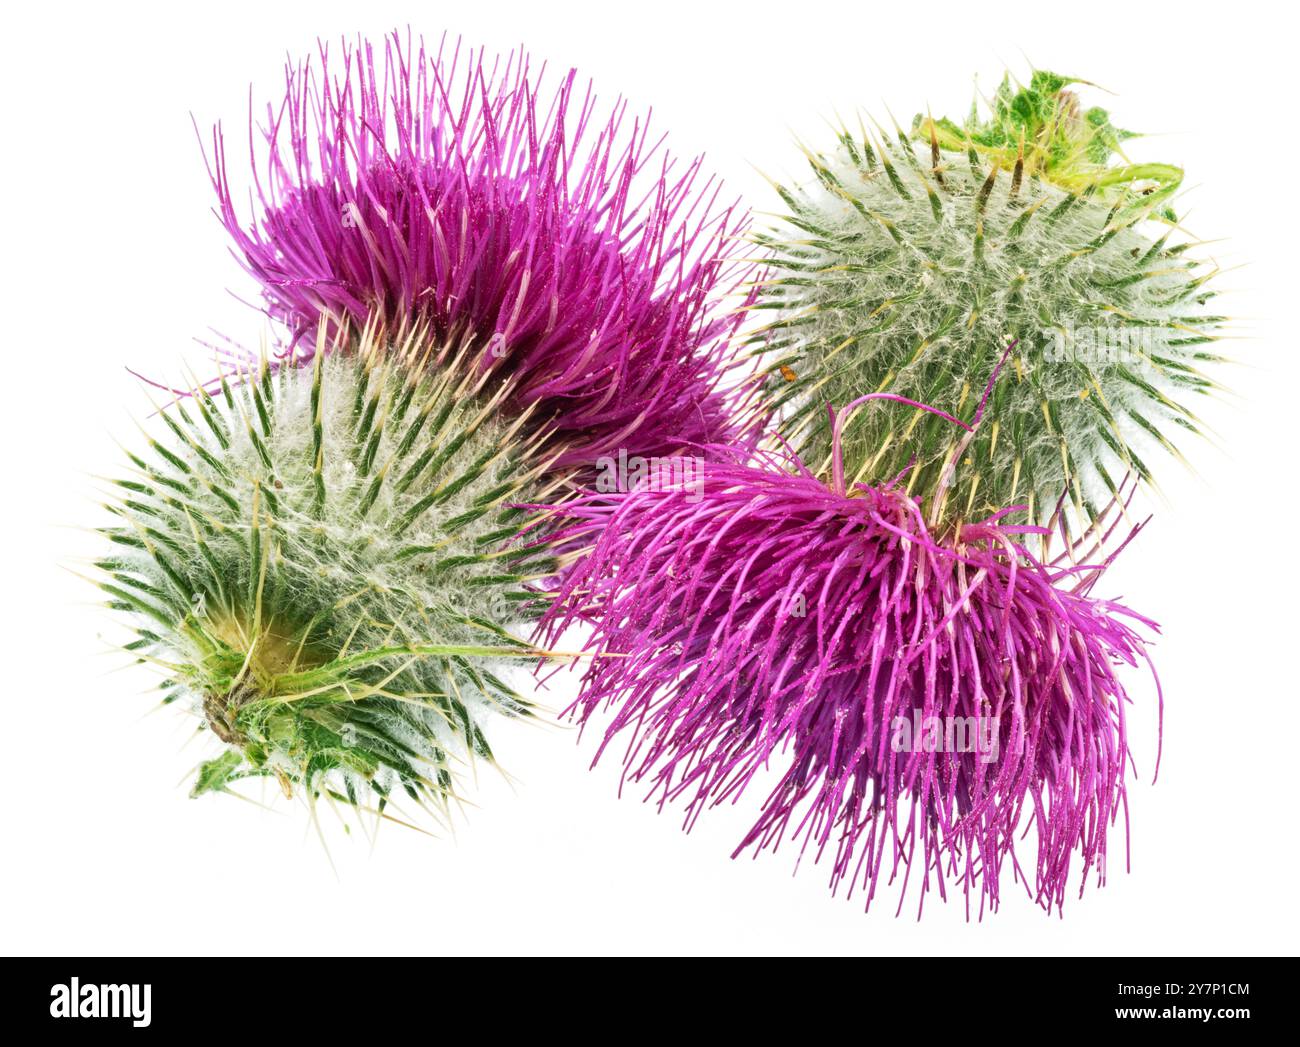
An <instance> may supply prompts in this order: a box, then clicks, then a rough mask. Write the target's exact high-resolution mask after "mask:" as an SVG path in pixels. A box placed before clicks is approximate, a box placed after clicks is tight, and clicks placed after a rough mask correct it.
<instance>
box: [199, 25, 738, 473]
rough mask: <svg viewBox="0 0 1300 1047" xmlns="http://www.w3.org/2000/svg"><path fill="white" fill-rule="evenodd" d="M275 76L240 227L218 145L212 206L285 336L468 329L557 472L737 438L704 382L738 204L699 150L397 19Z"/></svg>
mask: <svg viewBox="0 0 1300 1047" xmlns="http://www.w3.org/2000/svg"><path fill="white" fill-rule="evenodd" d="M286 80H287V84H286V90H285V97H284V100H283V102H282V103H280V104H278V105H277V106H276V107H274V108H272V109H271V110H270V115H269V119H268V126H267V127H266V128H264V130H265V140H266V144H265V148H264V151H261V152H260V155H259V156H258V158H257V163H256V164H255V171H256V172H257V176H258V188H257V206H256V209H255V214H254V215H253V218H252V221H251V223H250V224H247V225H246V224H245V222H244V220H243V219H241V217H240V215H239V213H238V209H237V207H236V203H235V197H236V194H235V191H234V190H233V189H232V187H231V184H230V180H229V177H228V174H227V164H226V156H225V145H224V140H223V138H222V136H221V132H220V130H219V129H218V130H217V132H216V133H215V134H214V142H213V152H214V163H213V170H214V184H215V187H216V189H217V192H218V195H219V199H220V211H221V216H222V218H223V221H224V223H225V225H226V227H227V229H228V230H229V231H230V234H231V236H232V237H233V239H234V242H235V248H236V251H237V253H238V254H239V255H240V256H242V257H243V259H244V260H245V264H246V266H247V269H248V271H249V272H250V273H251V274H252V275H253V276H254V277H255V278H256V279H257V281H258V282H259V284H260V285H261V288H262V293H263V296H264V299H265V305H266V310H267V312H268V313H269V315H270V316H271V317H273V318H275V319H277V320H280V321H283V322H284V324H286V325H287V326H288V328H289V330H290V332H291V338H290V344H289V345H287V346H286V347H285V351H286V352H290V351H292V350H293V349H294V348H295V347H296V346H297V345H298V343H301V342H303V340H304V339H305V340H306V341H307V343H310V341H311V340H312V338H314V334H315V331H316V327H317V324H318V322H319V321H320V320H321V319H322V318H324V319H325V320H326V321H327V322H328V323H329V324H330V325H331V326H332V327H333V328H345V329H351V330H355V329H358V328H360V327H362V326H364V325H365V324H367V323H369V322H371V321H374V320H378V321H380V322H382V323H383V324H384V326H386V327H387V328H388V329H389V330H395V331H401V330H404V329H405V328H406V327H408V326H410V325H411V324H413V323H419V324H421V325H423V326H424V327H426V328H427V329H428V330H429V332H430V334H431V336H432V337H433V338H434V339H435V340H440V341H442V342H448V341H457V342H459V341H461V340H468V341H469V342H470V343H471V344H472V346H473V348H474V350H475V353H476V358H477V365H478V366H479V367H481V368H485V369H486V368H489V367H493V366H496V370H497V373H498V374H501V375H509V376H511V377H512V378H513V379H514V382H513V385H512V391H511V396H512V399H513V401H514V402H515V405H516V407H517V408H520V409H522V408H525V407H533V408H535V410H534V416H533V417H534V418H535V420H536V422H537V423H538V424H539V425H546V426H548V427H549V430H550V433H551V439H552V440H553V441H554V443H555V445H556V446H558V447H560V448H561V451H562V454H561V457H560V460H559V465H560V466H561V467H563V468H568V467H590V465H591V462H592V460H593V459H594V458H596V457H598V456H600V455H603V454H607V453H615V452H616V451H617V450H618V449H619V448H626V449H627V450H629V451H630V452H631V453H634V454H640V455H646V456H650V455H658V454H671V453H674V452H676V451H678V450H680V449H681V448H683V447H685V446H686V445H687V444H688V443H689V442H692V441H693V442H707V441H726V440H730V439H732V438H733V437H734V436H735V435H736V432H737V429H738V422H737V419H736V412H737V409H738V406H739V401H738V400H737V398H736V396H735V395H733V394H723V393H719V392H718V391H717V386H718V384H719V381H720V380H721V378H722V377H723V374H724V372H725V371H726V369H727V367H728V365H729V363H730V362H731V360H732V354H731V353H730V351H729V350H728V348H727V346H728V338H729V336H730V334H731V333H732V332H733V331H734V329H735V326H736V324H737V322H738V316H737V315H736V314H733V313H732V312H730V311H721V310H719V308H718V303H719V300H720V298H721V297H722V294H723V293H724V292H726V291H729V290H731V289H732V288H735V287H737V286H739V284H740V283H741V282H742V280H743V278H744V277H745V276H746V274H747V273H748V271H749V268H750V267H749V265H748V264H747V263H742V262H741V261H739V259H738V255H739V254H740V253H742V252H743V245H742V244H741V243H740V242H739V240H738V237H737V233H738V232H739V231H740V230H741V229H742V227H743V216H742V215H741V214H740V213H739V212H738V211H736V210H735V209H734V208H733V207H727V206H723V207H719V206H718V205H717V201H718V195H719V186H718V184H717V183H716V182H715V181H714V180H713V179H711V178H707V177H706V176H705V175H704V174H703V173H702V171H701V168H700V163H699V161H698V160H696V161H694V162H691V163H688V164H681V163H678V162H676V161H674V160H673V159H672V157H671V156H669V155H668V154H666V153H665V152H664V151H663V149H662V148H661V146H660V141H659V139H657V138H656V137H652V135H651V132H650V130H649V127H648V123H647V122H646V121H644V120H641V119H636V118H634V117H633V116H631V115H629V114H628V113H627V107H626V105H625V104H623V103H619V104H617V105H615V106H614V107H613V109H612V110H609V111H607V115H601V111H600V109H599V107H598V106H597V104H596V100H595V97H594V95H593V94H592V91H591V88H590V87H586V88H583V87H582V86H581V85H579V83H578V82H577V79H576V74H575V73H573V72H572V71H571V72H569V73H568V74H567V75H565V76H563V77H561V78H560V79H559V82H558V84H557V85H556V87H555V88H554V89H553V90H550V89H543V87H542V86H541V83H542V77H541V76H540V75H534V73H533V72H532V71H531V70H530V68H529V63H528V60H527V58H526V56H525V55H524V54H523V53H522V52H520V53H518V54H515V55H512V56H510V57H509V58H506V59H498V60H490V59H488V58H485V57H484V56H483V55H482V54H481V53H474V52H469V53H468V54H462V53H461V49H460V47H459V45H456V46H454V47H451V46H447V45H444V46H440V47H439V48H438V50H437V52H436V53H433V54H426V52H425V50H424V46H423V44H420V45H418V46H417V47H412V46H411V45H410V44H409V43H408V44H406V45H403V44H402V43H401V41H400V40H399V39H398V38H397V37H396V36H394V37H393V38H392V39H391V40H389V41H388V43H387V44H386V46H385V48H384V50H383V53H382V54H381V55H379V56H376V54H375V52H374V51H373V50H372V48H371V46H370V45H369V44H366V43H360V44H358V46H356V47H355V48H350V47H346V46H345V47H344V48H343V49H342V52H341V53H340V54H337V55H335V56H329V55H328V52H327V51H326V50H325V49H324V48H322V50H321V53H320V58H319V62H318V63H314V62H311V61H308V62H305V63H303V64H302V65H300V66H291V67H290V68H289V69H288V71H287V73H286ZM263 170H264V171H265V174H264V175H262V174H261V172H262V171H263ZM305 348H306V349H307V350H308V352H307V353H306V354H295V356H294V359H299V358H301V356H303V355H309V353H310V344H308V345H307V346H306V347H305Z"/></svg>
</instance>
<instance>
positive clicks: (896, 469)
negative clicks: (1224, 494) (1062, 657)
mask: <svg viewBox="0 0 1300 1047" xmlns="http://www.w3.org/2000/svg"><path fill="white" fill-rule="evenodd" d="M931 126H932V125H931ZM809 159H810V162H811V164H812V169H813V171H814V172H815V174H816V179H817V180H816V184H815V185H813V186H810V187H808V188H805V189H795V190H787V189H781V190H780V192H781V196H782V198H783V199H784V201H785V203H786V204H787V205H788V207H789V215H788V217H787V218H786V219H785V223H786V224H785V226H784V228H783V229H782V230H781V231H778V232H777V233H774V234H773V235H771V236H764V237H761V238H760V239H761V242H762V243H764V244H765V245H767V246H768V247H769V248H770V249H771V251H772V253H773V257H772V259H771V266H772V272H773V276H772V278H771V280H770V281H768V282H767V284H766V287H765V288H764V290H763V292H762V296H761V299H762V300H761V305H762V306H763V307H765V308H769V309H775V310H778V311H779V314H780V316H779V318H778V320H777V321H776V322H774V323H772V324H771V325H770V326H769V327H768V328H766V329H765V331H764V332H763V333H762V335H761V344H762V346H763V348H765V349H767V350H769V351H770V353H771V355H772V358H773V362H772V365H771V371H772V373H771V374H770V376H769V378H768V388H769V390H770V392H771V401H772V404H773V405H774V407H775V408H777V409H778V410H780V411H782V412H783V415H784V420H783V423H782V424H783V432H784V433H785V435H786V436H787V437H789V438H790V439H791V442H792V444H793V445H794V447H795V448H796V449H797V450H798V451H799V452H800V453H801V454H802V455H803V457H804V458H806V459H807V460H808V461H809V463H810V465H812V466H813V467H814V468H819V467H820V466H821V464H822V463H824V462H825V461H826V459H827V458H828V456H829V454H830V433H829V428H828V425H827V423H826V420H825V413H824V410H823V407H824V405H825V404H826V403H827V402H828V401H829V402H833V403H847V402H848V401H850V400H852V399H854V398H855V397H857V396H859V395H861V394H863V393H869V392H872V391H885V392H889V393H891V394H896V395H898V396H901V397H905V398H908V399H911V400H917V401H921V402H924V403H927V404H930V405H932V406H934V407H935V408H938V409H940V410H942V411H944V412H946V413H948V414H951V415H955V416H957V417H966V418H969V416H970V412H971V411H972V409H973V407H974V400H975V398H976V396H977V395H978V392H979V390H980V388H981V387H982V385H983V383H984V381H985V379H986V377H987V376H988V374H989V373H990V372H991V371H992V369H993V366H994V364H995V362H996V361H997V358H998V356H999V354H1001V353H1002V351H1003V349H1004V347H1005V346H1006V345H1007V344H1008V342H1010V341H1012V340H1013V339H1014V340H1015V341H1016V351H1015V353H1014V356H1013V360H1012V372H1013V373H1012V374H1011V376H1010V377H1009V378H1008V379H1007V380H1005V381H1003V382H1001V383H1000V384H999V385H998V387H997V388H996V389H995V391H994V394H993V401H992V403H991V405H990V423H989V424H988V425H986V426H984V427H983V429H982V431H981V432H980V433H979V434H978V436H977V438H976V439H975V440H974V441H973V442H971V443H970V445H969V447H968V451H967V456H968V459H969V468H968V469H967V476H966V480H965V482H964V485H963V487H962V488H960V489H958V490H955V491H953V492H952V497H951V498H950V499H949V501H948V503H947V506H946V510H945V512H946V519H947V520H948V522H955V521H960V520H964V519H973V518H978V517H980V516H984V515H988V514H990V513H992V512H996V511H997V510H999V509H1001V508H1002V507H1004V506H1007V505H1011V504H1015V503H1018V502H1024V503H1027V504H1028V506H1029V512H1030V517H1031V519H1032V520H1034V521H1037V522H1042V521H1045V520H1047V519H1049V518H1050V517H1051V516H1052V515H1053V513H1054V511H1055V509H1056V507H1057V505H1058V504H1059V503H1060V501H1061V499H1062V498H1066V499H1067V504H1068V505H1069V506H1070V507H1071V508H1072V510H1073V512H1072V513H1071V514H1070V515H1071V516H1072V517H1073V519H1074V520H1075V521H1076V522H1082V523H1084V524H1086V523H1087V521H1088V520H1090V519H1091V518H1093V517H1094V516H1095V514H1096V512H1097V507H1098V506H1099V505H1101V504H1104V503H1105V502H1106V501H1108V500H1109V499H1111V498H1113V497H1114V496H1115V493H1116V491H1117V490H1118V487H1119V485H1120V483H1122V481H1123V478H1124V477H1125V476H1126V475H1129V474H1133V475H1136V476H1139V477H1141V478H1143V479H1144V480H1149V479H1150V473H1149V471H1148V468H1147V465H1146V461H1145V456H1146V455H1147V454H1148V448H1149V447H1161V448H1164V449H1165V450H1166V451H1169V452H1170V453H1174V454H1177V450H1176V448H1175V446H1174V443H1173V440H1172V439H1171V436H1170V430H1171V428H1173V429H1181V430H1189V431H1192V432H1197V426H1198V423H1197V420H1196V417H1195V415H1194V414H1193V412H1192V410H1191V409H1190V407H1189V406H1188V405H1187V398H1188V397H1189V396H1190V395H1192V394H1196V393H1201V392H1204V391H1206V390H1208V389H1210V388H1212V385H1213V383H1212V382H1211V380H1210V379H1209V378H1207V377H1206V376H1205V375H1204V374H1202V372H1201V370H1200V368H1201V366H1202V365H1203V364H1205V363H1206V362H1209V361H1215V360H1218V359H1219V357H1218V356H1217V355H1215V354H1214V353H1213V352H1212V351H1211V350H1210V349H1209V348H1208V347H1209V345H1210V343H1212V342H1213V341H1215V339H1216V328H1217V327H1218V326H1219V325H1220V324H1221V323H1222V321H1223V317H1219V316H1213V315H1208V314H1207V313H1206V312H1205V311H1204V310H1203V309H1202V307H1203V306H1204V305H1205V303H1206V302H1207V301H1208V299H1209V298H1210V297H1211V296H1212V292H1211V291H1210V290H1208V289H1207V287H1206V282H1207V280H1208V279H1209V277H1210V276H1211V275H1212V273H1209V272H1205V271H1202V267H1201V265H1200V264H1199V263H1197V262H1195V261H1193V260H1190V259H1189V258H1188V257H1187V254H1186V247H1187V244H1186V243H1175V242H1173V241H1172V239H1171V236H1172V234H1173V232H1174V230H1173V229H1164V230H1162V231H1161V232H1160V234H1159V236H1158V238H1157V239H1154V240H1153V239H1151V238H1150V237H1149V236H1148V233H1147V231H1146V229H1147V226H1148V225H1150V224H1151V222H1150V220H1151V219H1152V218H1153V214H1154V210H1155V209H1156V208H1157V207H1159V206H1160V203H1161V201H1163V200H1164V199H1165V197H1166V190H1168V189H1169V188H1170V184H1165V185H1164V186H1163V188H1156V187H1155V185H1154V184H1149V183H1147V182H1145V181H1141V180H1136V181H1129V182H1124V183H1122V184H1116V185H1111V186H1103V185H1102V184H1101V183H1100V182H1099V181H1094V182H1093V183H1092V184H1090V185H1089V186H1088V187H1087V188H1085V189H1083V190H1082V191H1080V192H1077V193H1071V192H1068V191H1065V190H1062V189H1061V188H1058V187H1057V186H1056V185H1053V184H1051V183H1050V182H1049V181H1046V180H1043V179H1040V178H1038V177H1036V175H1035V174H1034V173H1027V171H1026V165H1025V163H1024V162H1023V161H1024V154H1023V152H1021V153H1020V154H1019V155H1018V159H1017V161H1016V162H1015V163H1014V165H1013V166H1012V168H1011V169H1010V170H1007V169H1003V168H1002V167H1000V166H998V164H997V163H996V162H988V161H987V160H986V158H985V157H983V156H981V155H980V153H979V152H978V151H977V150H976V149H975V148H974V147H972V148H971V149H970V151H969V153H968V154H965V155H963V154H954V153H948V152H945V151H943V149H941V147H940V145H939V143H938V142H937V140H934V139H932V140H931V146H930V148H929V149H928V150H927V149H926V147H925V146H924V145H923V144H918V143H914V142H913V141H911V140H909V139H908V138H907V137H906V136H905V135H903V134H902V133H901V132H900V134H899V136H898V140H897V141H891V140H890V139H889V138H888V137H886V136H884V135H883V133H882V136H881V137H880V138H878V139H873V138H872V137H871V136H869V135H867V134H866V133H865V132H864V133H863V135H862V136H861V137H857V138H855V137H853V136H851V135H850V134H848V133H847V132H846V133H845V134H844V135H843V136H842V138H841V140H840V144H839V149H838V151H837V152H835V154H834V155H831V156H821V155H810V157H809ZM1171 184H1176V183H1171ZM1148 189H1150V190H1151V191H1150V192H1149V193H1148V192H1146V190H1148ZM956 439H957V436H956V434H955V433H954V431H953V430H952V429H951V428H950V427H949V426H948V425H947V423H945V422H944V421H942V420H941V419H940V418H937V417H934V416H927V415H926V414H924V413H923V412H921V411H919V410H918V411H916V412H915V413H914V414H913V415H911V416H905V417H902V418H900V417H899V415H898V414H897V413H896V412H894V411H887V410H873V411H863V412H861V414H860V415H859V417H858V418H857V419H855V421H854V423H853V425H852V426H851V427H850V428H849V429H848V430H847V431H846V433H845V436H844V448H845V457H846V459H847V460H848V461H849V462H851V463H853V465H852V468H853V469H854V470H856V472H857V478H858V479H861V480H865V481H867V482H869V483H872V484H875V485H879V484H882V483H885V482H887V481H888V480H889V479H890V478H892V477H894V476H896V475H898V474H900V473H904V474H905V486H906V487H907V489H908V490H910V491H912V492H913V493H915V494H917V495H919V496H921V497H922V498H923V499H926V500H928V499H929V496H930V495H931V494H932V493H933V492H934V491H935V489H936V487H937V485H938V484H939V482H940V479H941V475H942V471H943V468H944V463H945V462H946V461H947V459H948V456H949V455H950V453H951V450H952V447H953V446H954V444H955V441H956Z"/></svg>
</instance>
